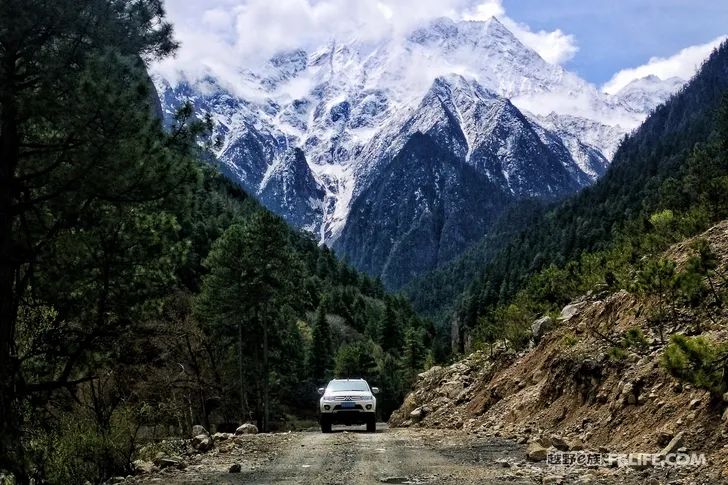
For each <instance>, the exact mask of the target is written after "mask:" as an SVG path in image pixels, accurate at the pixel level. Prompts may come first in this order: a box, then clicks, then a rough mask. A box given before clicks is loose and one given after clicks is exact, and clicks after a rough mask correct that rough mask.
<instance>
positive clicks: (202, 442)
mask: <svg viewBox="0 0 728 485" xmlns="http://www.w3.org/2000/svg"><path fill="white" fill-rule="evenodd" d="M192 447H193V448H194V449H196V450H197V451H200V452H203V453H204V452H205V451H209V450H210V448H212V439H211V438H210V436H208V435H206V434H200V435H197V436H195V437H194V438H192Z"/></svg>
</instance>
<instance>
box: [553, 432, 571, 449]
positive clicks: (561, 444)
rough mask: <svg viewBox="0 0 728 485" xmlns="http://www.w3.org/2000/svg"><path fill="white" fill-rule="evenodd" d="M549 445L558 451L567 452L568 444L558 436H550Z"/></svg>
mask: <svg viewBox="0 0 728 485" xmlns="http://www.w3.org/2000/svg"><path fill="white" fill-rule="evenodd" d="M551 444H552V445H553V446H554V448H556V449H557V450H560V451H569V443H568V442H567V441H566V440H565V439H564V438H562V437H561V436H558V435H555V434H554V435H551Z"/></svg>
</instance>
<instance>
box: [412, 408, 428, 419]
mask: <svg viewBox="0 0 728 485" xmlns="http://www.w3.org/2000/svg"><path fill="white" fill-rule="evenodd" d="M425 415H426V412H425V410H424V408H422V407H419V408H416V409H414V410H413V411H412V412H411V413H409V417H410V419H411V420H412V421H419V420H421V419H422V418H424V417H425Z"/></svg>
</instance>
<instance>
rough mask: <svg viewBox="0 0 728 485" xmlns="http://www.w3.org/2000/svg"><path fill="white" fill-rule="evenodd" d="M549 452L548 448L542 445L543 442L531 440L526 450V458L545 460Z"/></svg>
mask: <svg viewBox="0 0 728 485" xmlns="http://www.w3.org/2000/svg"><path fill="white" fill-rule="evenodd" d="M548 454H549V450H548V448H546V447H544V446H541V444H540V443H539V442H537V441H533V442H531V443H530V444H529V445H528V449H527V450H526V458H528V459H529V460H530V461H544V460H546V457H547V456H548Z"/></svg>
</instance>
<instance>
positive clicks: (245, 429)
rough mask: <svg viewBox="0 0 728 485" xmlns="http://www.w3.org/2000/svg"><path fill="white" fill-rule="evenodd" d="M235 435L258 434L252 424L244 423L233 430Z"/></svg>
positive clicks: (256, 428)
mask: <svg viewBox="0 0 728 485" xmlns="http://www.w3.org/2000/svg"><path fill="white" fill-rule="evenodd" d="M235 434H238V435H240V434H258V427H257V426H256V425H254V424H252V423H245V424H243V425H242V426H239V427H238V429H236V430H235Z"/></svg>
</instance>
